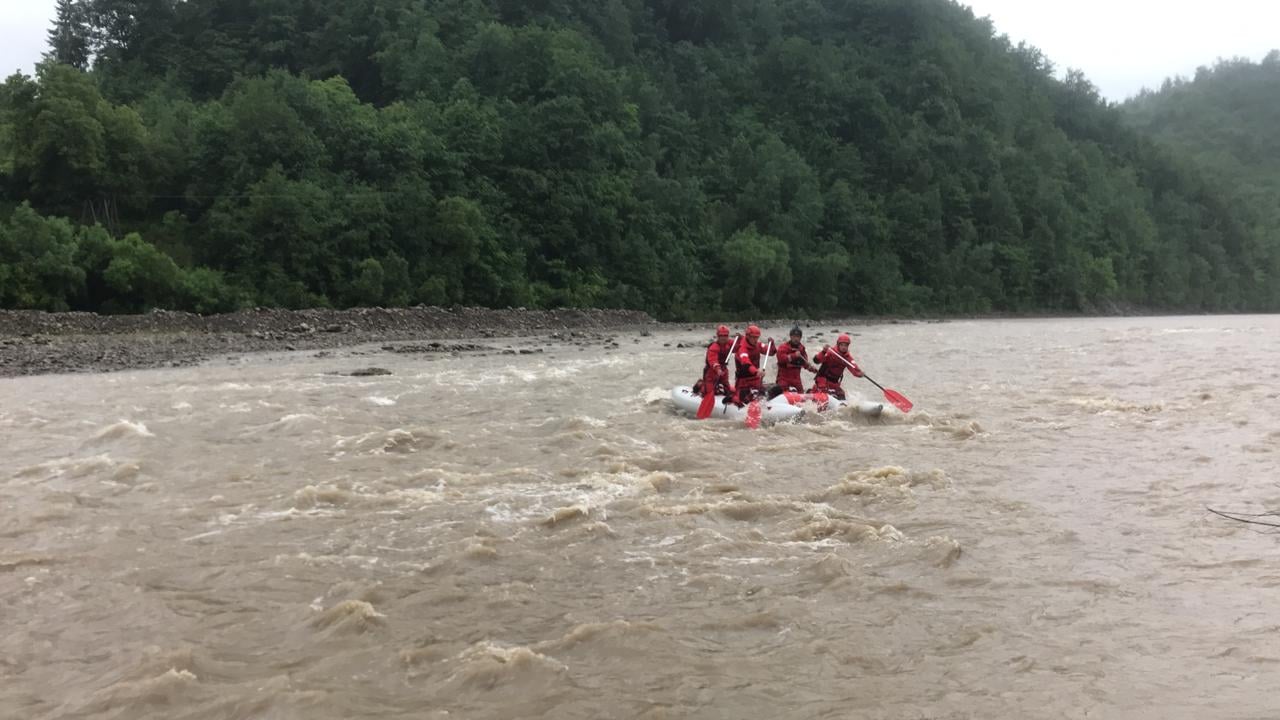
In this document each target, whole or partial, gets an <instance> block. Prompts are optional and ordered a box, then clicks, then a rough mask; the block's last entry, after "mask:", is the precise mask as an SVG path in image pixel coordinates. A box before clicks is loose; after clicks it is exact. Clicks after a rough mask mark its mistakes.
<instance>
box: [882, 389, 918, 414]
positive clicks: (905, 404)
mask: <svg viewBox="0 0 1280 720" xmlns="http://www.w3.org/2000/svg"><path fill="white" fill-rule="evenodd" d="M884 399H885V400H888V401H889V402H891V403H893V406H894V407H896V408H898V409H899V410H901V411H902V412H904V413H909V412H911V408H913V407H915V406H914V405H912V404H911V401H910V400H908V399H907V398H905V397H904V396H903V395H902V393H900V392H898V391H896V390H889V389H888V388H885V391H884Z"/></svg>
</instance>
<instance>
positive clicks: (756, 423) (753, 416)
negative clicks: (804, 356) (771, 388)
mask: <svg viewBox="0 0 1280 720" xmlns="http://www.w3.org/2000/svg"><path fill="white" fill-rule="evenodd" d="M772 347H773V341H772V340H770V341H769V347H768V348H765V351H764V362H762V363H760V377H762V378H763V377H764V371H765V368H767V367H769V348H772ZM761 414H762V413H761V410H760V398H759V397H757V398H756V399H754V400H752V401H751V404H750V405H748V406H747V427H749V428H751V429H752V430H755V429H756V428H758V427H760V415H761Z"/></svg>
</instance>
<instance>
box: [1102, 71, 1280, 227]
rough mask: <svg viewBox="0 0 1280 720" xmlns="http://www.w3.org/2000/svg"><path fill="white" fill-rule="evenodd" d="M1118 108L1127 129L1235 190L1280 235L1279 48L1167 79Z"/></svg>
mask: <svg viewBox="0 0 1280 720" xmlns="http://www.w3.org/2000/svg"><path fill="white" fill-rule="evenodd" d="M1123 110H1124V112H1125V121H1126V123H1127V124H1129V125H1130V126H1132V127H1134V128H1136V129H1138V130H1140V131H1141V132H1143V133H1145V134H1147V135H1150V136H1151V137H1154V138H1156V139H1157V140H1159V141H1160V142H1161V143H1164V144H1166V145H1168V146H1169V147H1171V148H1174V149H1176V150H1177V151H1178V152H1180V153H1183V154H1185V155H1187V156H1189V157H1191V158H1193V159H1194V160H1195V161H1196V162H1197V163H1198V164H1200V165H1201V166H1202V167H1204V168H1207V169H1208V170H1210V171H1211V172H1213V173H1214V174H1215V175H1217V176H1218V177H1219V178H1221V179H1222V180H1223V181H1224V182H1229V183H1232V184H1234V185H1237V186H1238V188H1239V190H1240V192H1241V194H1242V195H1243V196H1244V197H1245V198H1247V199H1249V200H1250V201H1251V202H1250V204H1251V205H1253V206H1254V207H1256V208H1258V209H1259V210H1262V211H1263V212H1264V216H1265V218H1266V220H1267V222H1268V228H1269V230H1271V231H1272V232H1280V50H1273V51H1272V52H1271V53H1270V54H1269V55H1267V56H1266V58H1264V59H1263V60H1262V61H1261V62H1259V63H1253V62H1250V61H1248V60H1229V61H1222V62H1219V63H1217V64H1216V65H1214V66H1213V67H1212V68H1202V69H1201V70H1200V71H1199V72H1197V73H1196V75H1195V77H1194V78H1192V79H1189V80H1188V79H1178V80H1170V81H1166V82H1165V84H1164V86H1163V87H1161V88H1160V90H1159V91H1155V92H1152V91H1147V92H1143V93H1142V94H1140V95H1138V96H1137V97H1135V98H1133V99H1131V100H1129V101H1128V102H1126V103H1124V105H1123ZM1267 211H1269V212H1267Z"/></svg>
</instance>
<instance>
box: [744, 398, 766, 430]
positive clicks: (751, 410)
mask: <svg viewBox="0 0 1280 720" xmlns="http://www.w3.org/2000/svg"><path fill="white" fill-rule="evenodd" d="M761 414H763V408H761V407H760V398H756V399H755V400H752V401H751V404H750V405H748V406H747V427H749V428H751V429H752V430H755V429H756V428H758V427H760V416H761Z"/></svg>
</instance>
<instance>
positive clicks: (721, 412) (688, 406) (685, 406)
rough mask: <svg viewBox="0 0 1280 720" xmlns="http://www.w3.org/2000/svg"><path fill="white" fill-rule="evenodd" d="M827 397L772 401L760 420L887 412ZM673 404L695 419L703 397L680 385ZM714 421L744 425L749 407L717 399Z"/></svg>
mask: <svg viewBox="0 0 1280 720" xmlns="http://www.w3.org/2000/svg"><path fill="white" fill-rule="evenodd" d="M823 397H824V399H825V402H819V401H818V400H815V399H814V398H813V396H811V395H799V394H797V393H784V394H782V395H779V396H778V397H776V398H774V399H772V400H764V401H763V403H762V405H763V407H761V410H760V419H761V421H763V422H769V423H775V422H782V421H785V420H795V419H796V418H799V417H800V416H802V415H804V414H805V412H806V411H808V412H814V413H829V412H835V411H839V410H840V409H841V408H844V407H848V406H853V407H854V408H855V409H856V410H857V411H858V412H859V413H861V414H863V415H866V416H869V417H875V416H878V415H879V414H880V413H881V412H882V411H883V410H884V405H883V404H881V403H877V402H871V401H870V400H854V401H850V402H846V401H844V400H840V399H839V398H834V397H829V396H823ZM671 402H672V403H674V404H675V406H676V410H678V411H679V412H681V413H684V414H686V415H691V416H692V415H697V414H698V406H699V405H701V404H702V396H701V395H695V394H694V392H693V388H691V387H689V386H688V385H677V386H676V387H673V388H671ZM711 417H713V418H720V419H722V420H734V421H737V422H744V421H745V420H746V419H747V408H746V406H743V407H739V406H737V405H736V404H734V403H725V402H724V398H722V397H717V398H716V402H715V404H714V405H713V406H712V410H711Z"/></svg>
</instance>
